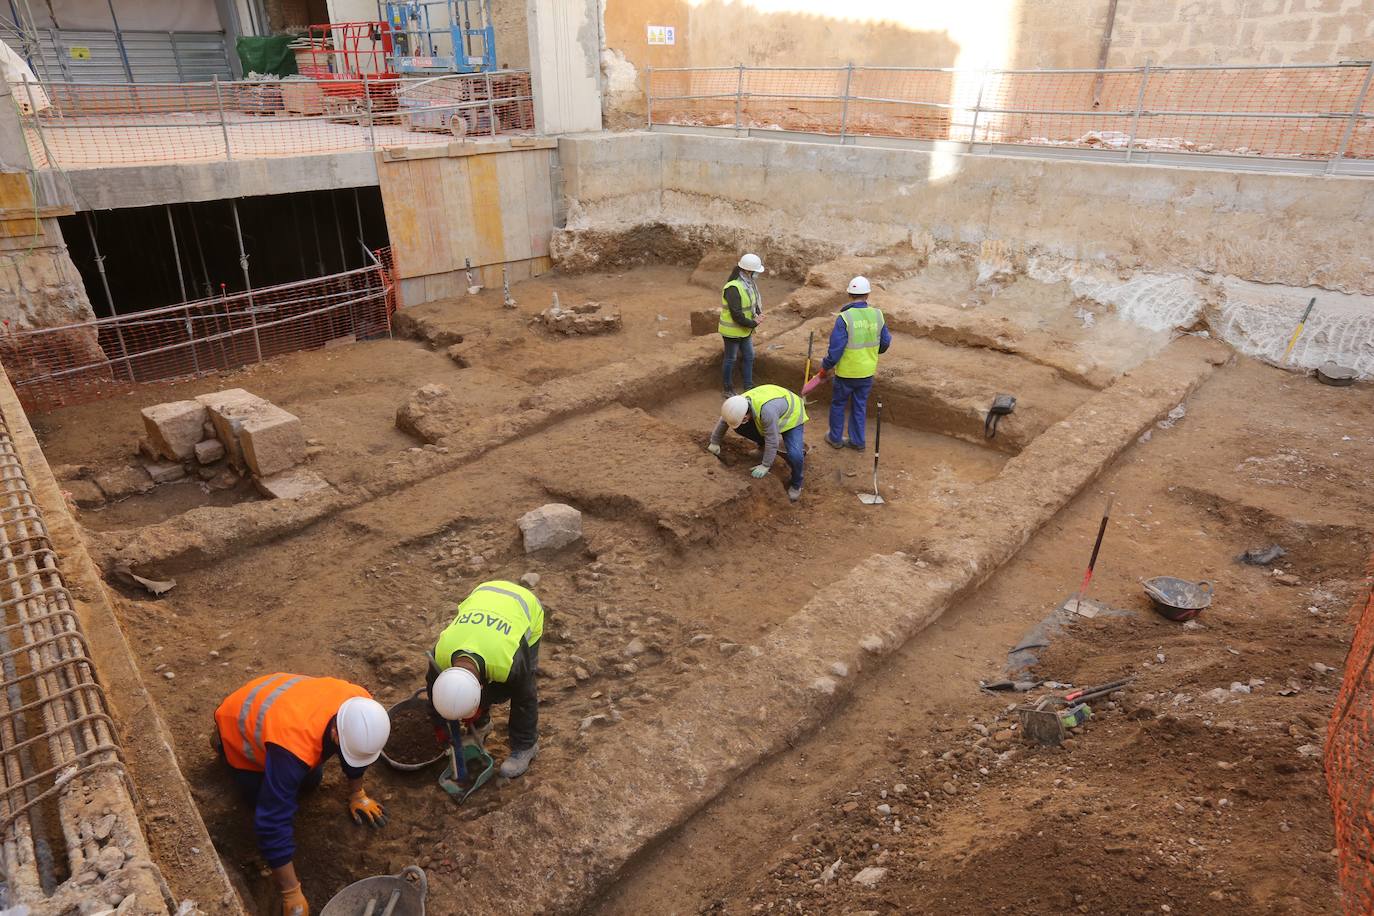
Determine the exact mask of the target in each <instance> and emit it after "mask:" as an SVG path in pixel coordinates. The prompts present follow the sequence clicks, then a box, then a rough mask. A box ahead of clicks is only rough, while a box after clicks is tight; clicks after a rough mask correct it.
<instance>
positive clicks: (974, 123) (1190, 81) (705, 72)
mask: <svg viewBox="0 0 1374 916" xmlns="http://www.w3.org/2000/svg"><path fill="white" fill-rule="evenodd" d="M648 80H649V87H648V91H649V113H650V121H651V123H653V124H681V125H689V126H700V127H738V128H749V129H756V130H758V129H762V130H769V129H771V130H791V131H805V132H811V133H820V134H828V135H845V136H875V137H900V138H908V139H915V140H932V141H936V140H950V141H956V142H962V143H974V142H977V143H1012V144H1024V145H1037V146H1058V147H1076V148H1103V149H1117V150H1125V149H1131V150H1138V151H1150V152H1187V153H1213V154H1224V155H1234V156H1267V157H1279V158H1299V159H1318V160H1324V159H1333V158H1337V157H1340V158H1374V91H1371V90H1370V65H1369V64H1367V63H1360V64H1357V65H1339V64H1332V65H1313V66H1285V67H1229V68H1228V67H1138V68H1132V69H1117V70H990V71H976V70H970V71H962V70H948V69H935V68H927V69H921V68H883V67H826V68H792V69H786V68H748V67H743V68H741V67H734V68H706V69H671V70H654V71H651V72H650V74H649V77H648Z"/></svg>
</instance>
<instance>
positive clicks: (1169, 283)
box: [560, 133, 1374, 372]
mask: <svg viewBox="0 0 1374 916" xmlns="http://www.w3.org/2000/svg"><path fill="white" fill-rule="evenodd" d="M560 157H561V159H562V162H563V167H564V174H565V190H566V193H567V195H568V228H569V230H572V231H573V234H574V235H575V234H576V233H577V232H578V231H591V232H601V233H605V232H606V231H608V230H618V231H623V230H625V229H629V228H631V227H634V226H642V225H644V224H646V223H654V222H662V223H667V224H669V225H671V226H676V227H682V228H683V230H684V231H688V232H691V233H693V234H695V236H696V237H698V238H703V237H710V238H714V239H716V240H718V241H721V242H724V243H726V244H730V245H736V244H738V245H743V246H745V247H748V248H750V249H763V250H764V251H770V252H776V253H777V255H775V256H782V257H785V256H786V253H787V252H801V253H802V257H803V258H812V259H816V258H823V257H833V256H837V255H841V254H873V253H877V252H881V251H884V250H886V249H892V248H900V249H903V250H910V251H914V252H915V253H916V254H917V255H918V257H933V256H935V253H937V252H942V253H944V254H945V255H951V254H952V255H954V256H958V257H962V258H966V259H970V260H975V261H977V262H978V264H979V266H980V268H981V269H983V270H984V271H985V272H986V273H988V274H995V273H997V272H999V271H1009V272H1012V273H1023V274H1028V275H1031V276H1033V277H1035V278H1036V279H1042V280H1050V281H1064V282H1066V283H1069V284H1070V286H1071V287H1072V289H1073V290H1074V292H1075V293H1076V294H1078V295H1081V296H1084V297H1086V298H1091V299H1094V300H1095V301H1098V302H1101V303H1103V305H1104V306H1105V307H1108V308H1110V309H1114V310H1115V311H1117V312H1118V313H1119V314H1121V315H1122V316H1123V317H1126V318H1128V319H1129V320H1132V321H1136V322H1137V323H1140V324H1143V325H1145V326H1149V327H1160V326H1163V327H1170V326H1173V327H1184V328H1186V327H1191V326H1195V325H1196V324H1198V323H1199V322H1204V321H1205V322H1207V323H1209V324H1210V325H1211V326H1212V327H1213V330H1214V331H1215V332H1217V333H1219V334H1222V335H1223V336H1225V337H1226V339H1228V340H1229V341H1230V342H1232V343H1234V344H1236V345H1237V346H1239V347H1241V348H1242V349H1244V350H1245V351H1246V352H1251V353H1255V354H1257V355H1267V356H1274V357H1277V356H1278V355H1279V354H1281V352H1282V349H1283V344H1284V343H1286V339H1287V335H1288V334H1289V333H1291V331H1292V328H1293V325H1294V324H1295V323H1296V316H1297V314H1298V313H1300V312H1301V306H1303V305H1305V304H1306V302H1307V299H1308V297H1309V296H1312V295H1315V296H1317V297H1318V301H1319V303H1320V304H1321V305H1320V308H1319V309H1318V310H1317V311H1316V312H1315V313H1314V315H1313V320H1312V321H1311V322H1309V325H1308V334H1307V335H1306V336H1305V338H1304V340H1305V343H1304V345H1303V346H1302V347H1300V348H1299V351H1298V352H1297V353H1296V354H1295V356H1296V362H1297V364H1299V365H1317V364H1320V362H1324V361H1325V360H1326V359H1328V358H1336V359H1337V360H1338V361H1343V362H1345V363H1346V364H1358V366H1359V367H1360V368H1362V369H1364V370H1366V371H1370V372H1374V251H1371V250H1370V249H1369V247H1368V246H1364V245H1358V244H1351V240H1352V239H1364V238H1371V237H1374V182H1371V181H1369V180H1367V179H1362V178H1339V177H1318V176H1302V175H1290V174H1278V173H1274V174H1267V173H1243V174H1235V173H1228V172H1222V171H1216V170H1193V169H1184V168H1178V167H1169V166H1142V165H1125V164H1102V163H1088V162H1075V161H1068V160H1052V159H1045V160H1041V159H1027V158H1019V157H997V156H954V157H952V158H953V161H952V162H951V161H950V157H949V156H948V155H940V154H930V153H926V152H922V151H916V150H904V149H882V148H871V147H848V146H845V147H840V146H834V145H828V144H814V143H802V142H793V141H771V140H770V141H763V140H756V139H733V138H721V137H706V136H693V135H685V134H644V133H627V134H617V135H607V134H602V135H598V136H596V137H593V138H587V139H568V140H564V141H563V142H562V143H561V144H560ZM656 171H657V173H658V175H659V176H660V177H659V179H658V181H657V182H655V180H654V175H655V172H656ZM703 233H705V236H703ZM564 244H565V247H566V240H565V242H564ZM942 256H943V255H942Z"/></svg>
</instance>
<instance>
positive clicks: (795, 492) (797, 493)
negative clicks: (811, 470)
mask: <svg viewBox="0 0 1374 916" xmlns="http://www.w3.org/2000/svg"><path fill="white" fill-rule="evenodd" d="M787 498H788V499H790V500H792V502H797V501H798V500H799V499H801V487H788V488H787Z"/></svg>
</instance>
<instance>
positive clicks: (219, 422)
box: [196, 388, 267, 468]
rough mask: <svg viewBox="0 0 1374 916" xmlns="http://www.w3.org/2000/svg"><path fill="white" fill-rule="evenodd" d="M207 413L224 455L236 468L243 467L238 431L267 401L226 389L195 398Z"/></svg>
mask: <svg viewBox="0 0 1374 916" xmlns="http://www.w3.org/2000/svg"><path fill="white" fill-rule="evenodd" d="M196 400H197V401H200V403H202V404H204V405H205V408H206V410H208V411H209V415H210V423H211V424H212V425H213V426H214V427H215V438H216V439H218V440H219V441H220V442H221V443H223V444H224V453H225V454H226V455H227V456H228V458H229V461H230V463H231V464H233V465H234V466H236V467H240V468H241V467H243V450H242V449H240V448H239V430H240V429H241V428H242V427H243V421H244V420H245V419H247V418H248V417H249V416H250V415H251V414H252V413H253V412H254V411H255V410H257V409H258V408H259V407H261V406H263V405H265V404H267V401H265V400H263V399H262V398H260V397H258V396H257V395H256V394H253V393H251V392H248V391H244V390H243V389H242V388H228V389H225V390H224V391H215V392H212V393H211V394H202V395H201V396H200V397H198V398H196Z"/></svg>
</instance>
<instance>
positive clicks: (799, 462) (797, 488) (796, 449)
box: [706, 385, 807, 502]
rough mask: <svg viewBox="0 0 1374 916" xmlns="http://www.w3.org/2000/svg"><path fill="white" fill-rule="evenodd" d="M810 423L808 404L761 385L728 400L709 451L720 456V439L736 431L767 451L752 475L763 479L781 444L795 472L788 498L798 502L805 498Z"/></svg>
mask: <svg viewBox="0 0 1374 916" xmlns="http://www.w3.org/2000/svg"><path fill="white" fill-rule="evenodd" d="M806 420H807V416H806V404H805V402H803V401H802V399H801V398H799V397H797V396H796V395H795V394H793V393H792V392H790V391H788V390H787V389H786V388H783V387H782V386H781V385H760V386H758V387H757V388H750V389H749V390H748V391H746V392H744V394H737V395H735V396H733V397H730V398H727V399H726V401H725V403H724V404H722V405H720V419H719V420H718V421H716V428H715V429H714V430H712V431H711V444H710V445H708V446H706V450H707V451H708V452H710V453H711V454H712V455H715V456H717V457H719V456H720V440H721V439H722V438H723V437H724V436H725V431H726V430H727V429H733V430H734V431H735V432H737V433H739V434H740V435H741V436H743V437H745V438H746V439H748V440H749V441H751V442H753V443H755V444H756V445H758V446H760V447H761V448H762V449H763V457H761V458H760V459H759V463H758V464H757V465H755V466H754V469H753V470H752V471H750V472H749V473H750V474H751V475H753V476H754V477H755V478H759V477H764V476H767V474H768V469H769V468H770V467H772V465H773V459H774V458H776V457H777V455H778V445H779V443H781V444H782V446H783V447H784V448H785V451H783V459H784V460H785V461H786V462H787V465H788V467H789V468H791V469H792V479H791V480H790V481H788V483H787V498H788V499H790V500H792V502H796V501H797V500H799V499H801V491H802V472H803V470H804V469H805V462H806V443H805V442H804V441H803V431H804V430H805V428H806Z"/></svg>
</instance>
